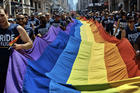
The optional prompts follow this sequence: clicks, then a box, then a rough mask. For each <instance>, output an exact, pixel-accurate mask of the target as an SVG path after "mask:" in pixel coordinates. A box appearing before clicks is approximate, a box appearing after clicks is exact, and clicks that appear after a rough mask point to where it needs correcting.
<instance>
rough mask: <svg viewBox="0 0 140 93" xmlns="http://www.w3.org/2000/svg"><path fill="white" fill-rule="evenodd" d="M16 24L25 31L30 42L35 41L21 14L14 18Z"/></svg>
mask: <svg viewBox="0 0 140 93" xmlns="http://www.w3.org/2000/svg"><path fill="white" fill-rule="evenodd" d="M16 23H17V24H19V25H21V26H22V27H23V28H24V29H25V30H26V32H27V33H28V35H29V37H30V38H31V40H34V39H35V35H34V32H33V29H32V28H31V27H29V26H28V25H26V23H27V20H26V18H25V17H24V15H22V14H19V15H17V16H16Z"/></svg>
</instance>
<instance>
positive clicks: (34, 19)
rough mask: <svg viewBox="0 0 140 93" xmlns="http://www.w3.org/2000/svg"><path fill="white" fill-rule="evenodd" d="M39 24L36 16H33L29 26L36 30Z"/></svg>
mask: <svg viewBox="0 0 140 93" xmlns="http://www.w3.org/2000/svg"><path fill="white" fill-rule="evenodd" d="M39 24H40V22H39V20H38V19H37V18H36V17H35V15H34V14H31V16H30V19H29V21H28V25H30V27H32V28H36V27H37V26H39Z"/></svg>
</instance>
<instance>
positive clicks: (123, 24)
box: [119, 19, 128, 29]
mask: <svg viewBox="0 0 140 93" xmlns="http://www.w3.org/2000/svg"><path fill="white" fill-rule="evenodd" d="M127 26H128V24H127V21H126V20H123V19H120V25H119V27H120V28H122V29H125V28H126V27H127Z"/></svg>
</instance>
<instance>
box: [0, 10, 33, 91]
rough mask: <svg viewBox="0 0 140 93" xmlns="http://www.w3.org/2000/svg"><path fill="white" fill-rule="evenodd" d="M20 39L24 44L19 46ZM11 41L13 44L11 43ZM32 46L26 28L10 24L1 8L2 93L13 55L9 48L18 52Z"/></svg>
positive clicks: (0, 73)
mask: <svg viewBox="0 0 140 93" xmlns="http://www.w3.org/2000/svg"><path fill="white" fill-rule="evenodd" d="M18 38H19V39H21V40H22V41H23V42H24V44H19V43H18ZM11 41H12V43H10V42H11ZM16 41H17V42H16ZM9 44H10V45H9ZM32 45H33V44H32V41H31V39H30V38H29V36H28V34H27V33H26V31H25V30H24V28H23V27H21V26H19V25H17V24H11V23H9V22H8V15H7V12H6V11H5V10H4V9H3V8H1V7H0V58H1V61H0V93H3V90H4V87H5V80H6V73H7V68H8V63H9V56H10V54H11V49H10V50H9V47H10V46H11V47H12V48H14V49H16V50H20V49H30V48H32Z"/></svg>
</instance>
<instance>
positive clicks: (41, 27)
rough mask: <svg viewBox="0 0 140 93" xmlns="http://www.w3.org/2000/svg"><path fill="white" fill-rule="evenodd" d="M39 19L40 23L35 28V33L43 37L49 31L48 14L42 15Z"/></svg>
mask: <svg viewBox="0 0 140 93" xmlns="http://www.w3.org/2000/svg"><path fill="white" fill-rule="evenodd" d="M39 19H40V25H39V26H38V27H36V28H35V35H36V36H39V37H42V36H43V35H46V34H47V33H48V28H46V23H47V22H46V16H45V15H41V16H40V18H39Z"/></svg>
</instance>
